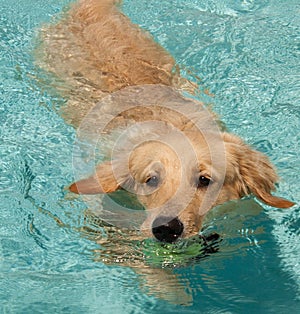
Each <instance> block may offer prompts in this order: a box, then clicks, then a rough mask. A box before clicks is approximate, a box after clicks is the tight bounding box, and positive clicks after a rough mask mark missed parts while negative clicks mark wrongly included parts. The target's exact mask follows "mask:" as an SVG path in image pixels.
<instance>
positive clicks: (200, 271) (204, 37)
mask: <svg viewBox="0 0 300 314" xmlns="http://www.w3.org/2000/svg"><path fill="white" fill-rule="evenodd" d="M68 2H69V1H63V0H51V1H50V0H44V1H35V0H18V1H3V0H0V46H1V49H0V56H1V57H0V95H1V98H0V121H1V123H0V156H1V158H0V218H1V224H0V283H1V284H0V313H158V312H160V313H297V312H299V311H300V265H299V263H300V253H299V252H300V241H299V235H300V232H299V226H300V214H299V205H296V206H294V207H293V208H292V209H289V210H276V209H272V208H269V207H267V206H263V208H261V207H260V206H259V205H257V204H256V203H255V202H254V201H253V200H244V201H241V202H238V203H234V204H229V205H227V206H229V207H233V208H235V210H234V211H233V212H231V213H226V214H225V216H222V217H220V218H214V220H213V222H211V223H207V225H206V229H207V230H210V231H216V232H217V233H218V234H220V235H221V238H222V241H218V243H217V247H218V251H217V252H216V253H211V254H205V252H204V253H203V252H202V253H203V254H202V255H201V254H200V257H201V258H197V259H194V260H191V261H190V262H188V263H182V265H180V262H179V266H178V265H175V266H177V267H175V268H174V269H173V270H172V271H173V273H175V274H176V275H177V279H176V281H175V282H173V283H172V282H171V283H168V284H170V285H171V288H170V289H171V290H172V289H173V288H174V289H175V290H180V289H182V286H183V287H185V288H186V289H185V292H186V294H187V295H188V296H189V297H190V301H189V302H188V305H186V306H183V305H178V304H174V302H169V301H167V300H164V298H159V297H158V296H157V291H158V290H160V289H162V291H164V289H165V285H167V283H166V282H165V281H164V280H165V279H164V278H163V277H162V276H161V277H160V278H159V279H160V281H159V280H156V281H153V280H152V281H147V280H146V279H147V276H144V275H140V274H138V273H137V272H135V271H134V270H133V269H132V268H130V267H127V266H126V265H123V263H122V262H121V261H118V260H117V255H115V254H116V252H115V251H114V241H112V244H111V246H110V244H108V247H107V251H105V252H104V253H105V254H108V259H109V257H111V256H113V258H112V259H113V265H108V264H107V263H103V261H102V258H101V257H100V258H99V256H98V255H99V254H97V252H98V253H99V247H100V246H99V244H97V243H96V241H95V239H99V232H100V231H101V230H102V229H101V228H100V227H97V225H96V224H95V223H93V222H86V221H85V220H84V210H85V204H84V203H83V202H81V201H80V200H74V199H69V198H68V197H67V195H66V193H65V191H64V187H65V186H66V185H68V184H69V183H70V182H72V180H73V169H72V150H73V141H74V138H75V131H74V130H73V129H72V127H70V126H68V125H66V124H65V123H64V121H63V120H62V119H61V117H60V116H59V115H57V114H56V112H55V109H56V108H57V107H59V105H60V104H62V103H63V99H61V98H60V97H55V96H53V94H51V95H50V94H49V93H48V91H47V89H44V88H42V87H41V85H40V84H38V83H37V81H36V77H37V71H38V69H37V68H36V67H35V66H34V63H33V61H34V60H33V57H32V55H31V51H32V49H33V47H34V43H35V41H34V38H35V36H36V33H37V29H38V28H39V27H40V25H42V24H43V23H45V22H48V21H50V20H51V18H52V16H54V15H56V14H58V13H59V12H61V9H62V8H63V7H64V6H65V4H66V3H68ZM123 10H124V12H126V14H128V15H129V16H130V17H131V18H132V20H133V21H134V22H135V23H138V24H139V25H141V26H142V27H144V28H145V29H147V30H149V31H150V32H151V33H152V34H153V36H154V37H155V39H156V40H157V41H158V42H159V43H161V44H162V45H163V46H164V47H165V48H166V49H168V50H169V51H170V52H171V54H172V55H173V56H174V57H175V58H176V60H177V62H178V64H179V65H180V66H181V67H182V69H183V73H184V74H185V75H186V76H187V77H188V78H190V79H191V80H199V79H197V77H199V78H200V81H198V82H200V86H201V88H202V89H203V90H209V92H210V94H212V95H213V96H206V95H205V94H204V95H205V96H199V97H201V98H202V99H201V100H204V101H206V102H209V103H213V105H214V110H215V111H216V112H218V113H219V114H220V115H221V116H222V119H223V121H224V122H225V123H226V125H227V127H228V128H229V129H230V130H231V131H233V132H235V133H237V134H239V135H240V136H241V137H243V138H244V139H245V140H246V141H247V142H248V143H250V144H252V145H254V146H256V147H257V148H258V149H259V150H261V151H263V152H265V153H266V154H268V156H270V158H271V160H272V161H273V162H274V164H275V165H276V167H277V168H278V172H279V174H280V176H281V178H282V179H281V182H280V184H279V186H278V194H279V195H281V196H284V197H286V198H288V199H291V200H294V201H295V202H296V203H298V204H299V200H300V194H299V191H300V189H299V181H300V176H299V165H300V158H299V115H300V108H299V98H300V84H299V82H300V79H299V73H300V68H299V51H300V48H299V31H300V20H299V10H300V5H299V2H298V1H296V0H285V1H284V0H282V1H277V0H276V1H275V0H273V1H272V0H258V1H255V0H252V1H251V0H244V1H233V0H230V1H221V0H202V1H198V0H193V1H192V0H187V1H180V0H174V1H166V0H161V1H156V0H153V1H146V0H131V1H129V0H127V1H124V5H123ZM225 207H226V206H225ZM225 207H224V208H225ZM225 209H226V208H225ZM118 236H119V235H117V234H116V233H114V232H113V231H112V237H113V238H116V237H118ZM126 236H127V235H126ZM128 245H129V246H130V245H131V244H128ZM135 245H138V244H136V243H135ZM130 248H131V255H130V258H131V259H134V258H135V257H134V254H135V253H136V254H137V255H138V254H140V253H141V252H140V251H139V248H138V249H135V247H130ZM150 248H151V246H150ZM148 249H149V248H148ZM144 253H145V252H144ZM145 254H147V253H145ZM150 254H151V253H150ZM156 267H158V269H159V265H156ZM157 272H158V273H159V270H157ZM145 280H146V282H145ZM141 281H142V282H143V281H144V282H145V283H144V288H143V287H142V286H143V285H142V284H141ZM183 289H184V288H183ZM191 299H192V300H191ZM173 301H174V300H173Z"/></svg>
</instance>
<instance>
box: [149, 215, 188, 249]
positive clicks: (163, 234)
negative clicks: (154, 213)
mask: <svg viewBox="0 0 300 314" xmlns="http://www.w3.org/2000/svg"><path fill="white" fill-rule="evenodd" d="M183 229H184V226H183V224H182V222H181V221H180V220H179V219H178V218H177V217H176V218H171V217H165V216H159V217H157V218H156V219H155V220H154V221H153V223H152V233H153V235H154V236H155V238H156V239H157V240H159V241H161V242H167V243H173V242H175V241H176V240H177V239H178V238H179V237H180V236H181V234H182V232H183Z"/></svg>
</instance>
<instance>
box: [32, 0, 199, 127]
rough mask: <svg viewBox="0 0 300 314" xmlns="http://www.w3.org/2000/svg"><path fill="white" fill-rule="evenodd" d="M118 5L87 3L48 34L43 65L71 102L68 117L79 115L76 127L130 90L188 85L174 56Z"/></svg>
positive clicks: (109, 1) (41, 50)
mask: <svg viewBox="0 0 300 314" xmlns="http://www.w3.org/2000/svg"><path fill="white" fill-rule="evenodd" d="M118 2H120V1H114V0H101V1H99V0H81V1H80V2H79V3H77V4H74V5H73V6H72V8H71V9H70V10H69V11H68V13H67V14H66V15H65V16H64V17H63V19H62V20H60V21H59V22H58V23H57V24H53V25H48V26H46V27H44V29H43V31H42V34H41V37H42V38H41V46H39V48H38V52H37V53H38V60H39V64H40V65H41V66H42V67H43V68H44V69H46V70H47V71H48V72H49V71H50V72H51V73H53V74H54V77H56V78H58V83H57V81H56V85H57V86H55V88H56V89H57V88H58V90H60V91H61V93H62V94H63V96H65V97H68V98H69V99H70V101H69V103H68V107H67V108H66V109H65V112H67V113H68V112H69V115H70V112H71V113H72V114H75V112H76V115H78V117H76V118H75V120H76V119H77V120H78V121H77V122H75V121H73V124H75V125H78V124H79V123H80V120H81V116H84V115H85V113H86V112H87V111H88V110H89V109H90V107H91V106H93V104H95V102H97V101H99V99H101V98H102V97H103V96H104V95H106V94H108V93H112V92H114V91H117V90H120V89H122V88H124V87H126V86H134V85H144V84H162V85H167V86H175V87H179V86H183V85H184V84H186V83H187V82H186V81H184V80H183V79H182V78H180V76H179V73H178V72H179V71H178V69H177V68H176V66H175V61H174V59H173V58H172V56H171V55H170V54H169V53H168V52H167V51H166V50H165V49H164V48H162V47H161V46H160V45H158V44H157V43H156V42H155V41H154V40H153V38H152V37H151V36H150V35H149V34H147V33H146V32H144V31H143V30H141V29H140V28H139V27H138V26H137V25H135V24H133V23H132V22H131V21H130V20H129V19H128V18H127V17H126V16H124V15H123V14H122V13H121V12H120V11H119V9H118V7H117V6H116V5H117V3H118ZM54 81H55V80H54ZM191 88H194V87H193V86H192V85H191ZM83 104H84V105H83ZM69 118H71V120H72V118H73V117H69ZM69 122H70V121H69ZM71 122H72V121H71Z"/></svg>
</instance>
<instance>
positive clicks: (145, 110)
mask: <svg viewBox="0 0 300 314" xmlns="http://www.w3.org/2000/svg"><path fill="white" fill-rule="evenodd" d="M118 2H119V1H116V0H115V1H114V0H81V1H79V2H78V3H77V4H75V5H73V6H72V8H71V9H70V10H69V11H68V12H67V13H66V15H65V16H63V17H62V19H61V20H60V21H59V22H58V23H56V24H53V25H50V26H48V27H46V28H44V30H43V34H42V43H41V47H42V49H40V50H39V51H40V52H39V54H40V55H39V60H40V64H41V65H42V66H43V67H44V68H45V69H47V71H50V72H52V73H53V74H54V76H55V77H56V83H55V84H56V88H58V89H59V90H60V92H61V93H63V94H64V95H66V96H67V97H68V103H67V105H66V106H65V107H64V109H63V116H64V118H65V119H66V121H68V122H69V123H72V124H73V125H74V126H76V127H78V128H79V133H80V134H81V135H82V134H84V136H83V137H85V138H87V139H88V138H89V137H93V136H94V137H95V138H97V137H100V138H101V137H102V136H104V135H107V134H114V135H113V137H112V138H113V139H114V142H113V147H112V150H111V152H109V153H108V154H107V156H106V160H105V161H103V162H100V163H99V164H98V165H97V166H96V169H95V172H94V174H92V175H90V176H89V177H86V178H84V179H79V180H78V181H76V182H75V183H73V184H72V185H71V186H70V187H69V189H70V191H71V192H73V193H80V194H97V193H100V194H101V193H102V194H103V193H111V192H114V191H116V190H118V189H125V190H127V191H129V192H131V193H134V194H136V196H137V198H138V199H139V201H140V202H141V204H143V206H144V207H145V209H146V212H147V214H148V216H147V217H146V219H145V221H144V222H143V223H142V225H141V227H140V228H141V230H142V232H143V234H144V235H145V237H155V238H156V239H158V240H159V241H162V242H170V243H172V242H175V241H176V240H177V239H178V238H187V237H190V236H192V235H195V234H197V233H199V231H200V229H201V226H202V222H203V219H204V217H205V215H206V213H207V212H208V211H209V210H210V209H211V208H212V207H214V206H216V205H218V204H222V203H224V202H227V201H230V200H235V199H240V198H242V197H244V196H247V195H251V194H253V195H254V196H256V197H257V198H258V199H259V200H260V201H262V202H264V203H266V204H268V205H270V206H274V207H278V208H287V207H291V206H292V205H293V204H294V203H293V202H291V201H288V200H286V199H283V198H280V197H278V196H274V195H272V194H271V192H272V191H274V189H275V183H276V182H277V180H278V177H277V175H276V173H275V170H274V168H273V166H272V165H271V163H270V161H269V160H268V158H267V157H266V156H265V155H263V154H262V153H260V152H258V151H256V150H255V149H253V148H251V147H249V146H248V145H246V144H245V143H244V142H243V141H242V140H241V139H240V138H239V137H237V136H235V135H232V134H229V133H227V132H225V131H224V130H222V129H221V127H220V125H219V124H218V121H217V119H216V117H215V116H214V115H213V114H211V113H210V112H209V111H208V110H207V109H205V107H204V106H203V105H202V104H200V103H199V102H197V101H196V100H194V99H192V98H188V97H184V96H182V94H181V93H180V91H184V90H185V91H187V90H188V91H193V89H195V86H194V85H193V84H191V83H189V82H188V81H187V80H185V79H183V78H181V77H180V73H179V70H178V67H176V64H175V62H174V59H173V58H172V57H171V56H170V54H169V53H167V52H166V51H165V50H164V49H163V48H162V47H161V46H159V45H158V44H157V43H156V42H155V41H154V40H153V39H152V37H151V36H150V35H149V34H147V33H146V32H144V31H143V30H141V29H140V28H139V27H138V26H136V25H134V24H133V23H131V22H130V20H129V19H128V18H127V17H126V16H124V15H123V14H122V13H121V12H120V10H119V8H118ZM90 110H91V111H90ZM99 123H100V124H99ZM117 129H118V132H115V130H117ZM116 134H117V135H116Z"/></svg>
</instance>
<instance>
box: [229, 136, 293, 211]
mask: <svg viewBox="0 0 300 314" xmlns="http://www.w3.org/2000/svg"><path fill="white" fill-rule="evenodd" d="M223 138H224V142H225V147H226V156H227V157H226V158H227V163H229V164H231V167H233V168H234V169H235V171H236V173H235V183H234V185H235V187H236V188H237V189H238V192H239V194H240V196H241V197H242V196H244V195H248V194H251V193H252V194H254V195H255V196H256V197H257V198H259V199H260V200H261V201H263V202H264V203H266V204H267V205H270V206H273V207H277V208H288V207H291V206H293V205H294V204H295V203H293V202H291V201H289V200H286V199H284V198H281V197H277V196H274V195H272V194H271V191H274V190H275V183H276V182H277V181H278V177H277V174H276V172H275V170H274V168H273V166H272V164H271V163H270V161H269V159H268V158H267V156H265V155H264V154H262V153H260V152H258V151H255V150H254V149H252V148H250V147H249V146H248V145H246V144H244V143H243V141H242V140H241V139H240V138H238V137H237V136H234V135H231V134H228V133H224V135H223Z"/></svg>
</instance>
